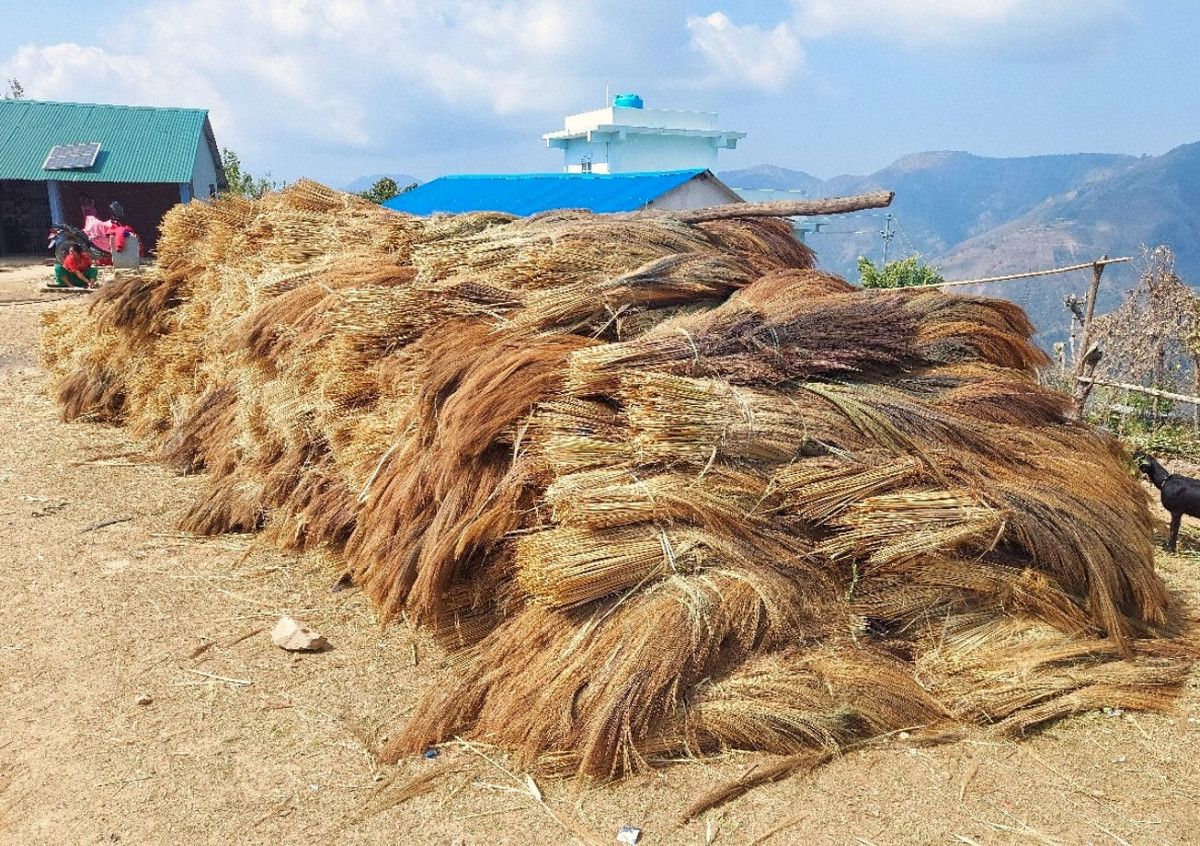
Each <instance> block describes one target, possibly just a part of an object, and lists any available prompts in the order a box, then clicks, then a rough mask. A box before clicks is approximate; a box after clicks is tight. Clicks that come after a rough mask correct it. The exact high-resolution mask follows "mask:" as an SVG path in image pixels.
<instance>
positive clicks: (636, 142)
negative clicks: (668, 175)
mask: <svg viewBox="0 0 1200 846" xmlns="http://www.w3.org/2000/svg"><path fill="white" fill-rule="evenodd" d="M586 156H590V157H591V161H592V172H593V173H643V172H646V171H652V170H693V169H695V170H701V169H704V170H712V169H713V168H715V167H716V166H717V148H716V145H715V143H714V140H713V139H712V138H692V137H687V136H679V135H628V136H626V138H625V140H624V141H614V142H593V143H590V144H589V143H588V142H587V141H585V140H584V139H582V138H580V139H571V140H570V141H568V142H567V143H566V147H565V148H564V150H563V160H564V163H565V164H566V168H567V172H568V173H578V172H580V171H581V170H583V167H582V162H583V160H584V157H586Z"/></svg>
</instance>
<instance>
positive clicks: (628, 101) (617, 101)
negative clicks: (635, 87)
mask: <svg viewBox="0 0 1200 846" xmlns="http://www.w3.org/2000/svg"><path fill="white" fill-rule="evenodd" d="M613 105H614V106H616V107H617V108H618V109H640V108H641V107H642V98H641V97H639V96H638V95H636V94H618V95H617V96H616V97H613Z"/></svg>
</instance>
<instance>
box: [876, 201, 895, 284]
mask: <svg viewBox="0 0 1200 846" xmlns="http://www.w3.org/2000/svg"><path fill="white" fill-rule="evenodd" d="M879 234H880V235H882V236H883V264H887V254H888V246H889V245H890V244H891V243H892V239H893V238H895V237H896V233H895V232H893V231H892V216H891V215H890V214H889V215H888V216H887V217H885V218H884V219H883V231H882V232H880V233H879ZM879 269H880V270H882V269H883V266H882V265H881V266H880V268H879Z"/></svg>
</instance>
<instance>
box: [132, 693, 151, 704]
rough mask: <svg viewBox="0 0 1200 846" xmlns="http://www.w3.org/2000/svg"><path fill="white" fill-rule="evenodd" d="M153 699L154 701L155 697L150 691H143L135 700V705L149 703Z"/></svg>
mask: <svg viewBox="0 0 1200 846" xmlns="http://www.w3.org/2000/svg"><path fill="white" fill-rule="evenodd" d="M153 701H154V697H153V696H151V695H150V694H149V693H142V694H140V695H139V696H138V698H137V699H135V700H133V704H134V705H149V704H150V703H151V702H153Z"/></svg>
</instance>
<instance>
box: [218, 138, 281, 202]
mask: <svg viewBox="0 0 1200 846" xmlns="http://www.w3.org/2000/svg"><path fill="white" fill-rule="evenodd" d="M221 167H222V168H224V169H225V181H226V182H227V183H228V185H229V187H228V188H226V189H225V193H226V194H231V195H233V196H237V197H250V198H251V199H255V200H256V199H258V198H259V197H261V196H262V195H263V194H266V193H268V192H269V191H275V190H278V188H279V187H280V186H279V185H278V184H276V183H275V181H274V180H272V179H270V178H269V177H270V176H271V172H270V171H267V177H268V178H261V179H255V178H254V176H252V175H251V174H250V173H248V172H247V171H244V170H242V161H241V159H239V158H238V155H237V153H235V152H233V150H230V149H229V148H228V147H223V148H221Z"/></svg>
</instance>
